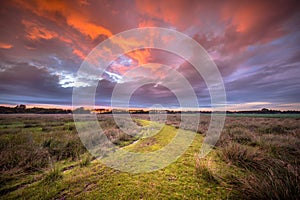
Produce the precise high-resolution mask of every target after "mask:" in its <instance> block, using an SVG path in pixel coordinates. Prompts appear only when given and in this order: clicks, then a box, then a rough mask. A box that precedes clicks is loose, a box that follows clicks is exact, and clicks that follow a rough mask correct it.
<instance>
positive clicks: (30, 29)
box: [22, 20, 58, 40]
mask: <svg viewBox="0 0 300 200" xmlns="http://www.w3.org/2000/svg"><path fill="white" fill-rule="evenodd" d="M22 24H24V26H25V31H26V33H27V35H26V37H27V38H29V39H31V40H38V39H46V40H50V39H52V38H55V37H57V36H58V35H57V33H55V32H53V31H50V30H48V29H46V28H45V27H42V26H39V25H37V24H35V23H33V22H30V21H27V20H22Z"/></svg>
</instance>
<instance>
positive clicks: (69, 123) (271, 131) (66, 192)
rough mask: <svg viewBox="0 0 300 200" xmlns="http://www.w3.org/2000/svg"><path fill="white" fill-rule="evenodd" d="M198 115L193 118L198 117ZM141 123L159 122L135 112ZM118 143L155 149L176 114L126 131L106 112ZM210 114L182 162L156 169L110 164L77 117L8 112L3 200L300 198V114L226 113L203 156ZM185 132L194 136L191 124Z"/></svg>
mask: <svg viewBox="0 0 300 200" xmlns="http://www.w3.org/2000/svg"><path fill="white" fill-rule="evenodd" d="M191 117H192V116H191ZM133 118H134V120H135V121H136V122H137V124H138V125H139V126H145V125H147V124H149V123H150V124H151V123H153V122H151V121H149V118H148V115H146V114H145V115H133ZM98 120H99V123H100V125H101V127H102V129H103V130H104V133H105V135H106V136H107V137H108V138H109V139H110V140H111V141H112V142H113V143H114V144H115V145H117V146H119V147H122V148H125V149H127V150H128V151H134V152H150V151H155V150H157V149H160V148H161V147H163V146H165V145H166V144H167V143H168V141H170V140H171V139H172V138H173V137H174V136H175V135H176V131H177V130H178V128H179V124H180V116H179V114H169V115H168V116H167V121H166V123H165V124H166V125H165V126H164V127H163V128H162V129H161V131H160V132H159V133H157V134H156V135H153V136H151V137H147V138H138V137H134V136H130V135H127V134H125V133H123V132H122V131H121V130H120V129H119V128H118V126H117V125H116V124H115V122H114V120H113V118H112V116H111V115H104V114H103V115H98ZM209 120H210V116H209V115H203V116H201V119H200V125H199V128H198V131H197V134H196V137H195V139H194V141H193V143H192V144H191V146H190V147H189V148H188V149H187V150H186V151H185V152H184V154H183V155H182V156H181V157H180V158H179V159H178V160H177V161H176V162H174V163H172V164H170V165H169V166H167V167H166V168H164V169H160V170H157V171H154V172H150V173H140V174H130V173H125V172H121V171H117V170H115V169H112V168H109V167H106V166H105V165H103V164H101V163H100V162H98V161H97V159H95V158H94V157H93V156H91V155H90V154H89V152H88V151H87V150H86V148H85V147H84V146H83V144H82V143H81V140H80V138H79V136H78V133H77V131H76V128H75V125H74V122H73V118H72V115H70V114H61V115H56V114H55V115H54V114H53V115H51V114H49V115H46V114H44V115H38V114H32V115H30V114H9V115H0V170H1V175H0V198H1V199H74V198H77V199H298V198H299V194H300V179H299V173H300V169H299V164H300V148H299V147H300V117H299V116H298V117H285V118H277V117H276V118H267V117H249V116H241V117H234V116H229V117H226V122H225V126H224V129H223V131H222V135H221V137H220V139H219V141H218V142H217V144H216V146H215V147H214V149H213V150H212V151H211V152H210V153H209V155H208V156H206V157H205V158H204V159H200V158H199V157H198V153H199V150H200V148H201V144H202V141H203V138H204V137H205V134H206V131H207V129H208V125H209ZM184 131H185V134H187V135H188V134H191V130H189V127H185V130H184Z"/></svg>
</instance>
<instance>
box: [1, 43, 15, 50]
mask: <svg viewBox="0 0 300 200" xmlns="http://www.w3.org/2000/svg"><path fill="white" fill-rule="evenodd" d="M12 47H13V45H11V44H8V43H4V42H0V49H11V48H12Z"/></svg>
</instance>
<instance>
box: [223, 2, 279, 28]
mask: <svg viewBox="0 0 300 200" xmlns="http://www.w3.org/2000/svg"><path fill="white" fill-rule="evenodd" d="M271 7H272V2H268V1H256V2H255V3H253V2H244V4H243V5H239V4H227V5H226V6H224V8H223V10H222V12H221V13H222V16H223V19H225V20H231V21H232V23H233V24H234V25H235V26H236V31H237V32H248V31H250V30H251V29H255V26H256V25H257V24H258V23H262V22H265V20H267V19H268V18H269V17H271V16H272V14H273V13H272V12H269V10H270V9H271Z"/></svg>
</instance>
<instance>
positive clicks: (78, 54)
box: [73, 49, 86, 60]
mask: <svg viewBox="0 0 300 200" xmlns="http://www.w3.org/2000/svg"><path fill="white" fill-rule="evenodd" d="M73 54H75V55H77V56H78V57H80V58H81V59H82V60H84V59H85V57H86V55H85V54H84V53H83V52H82V51H80V50H79V49H73Z"/></svg>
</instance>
